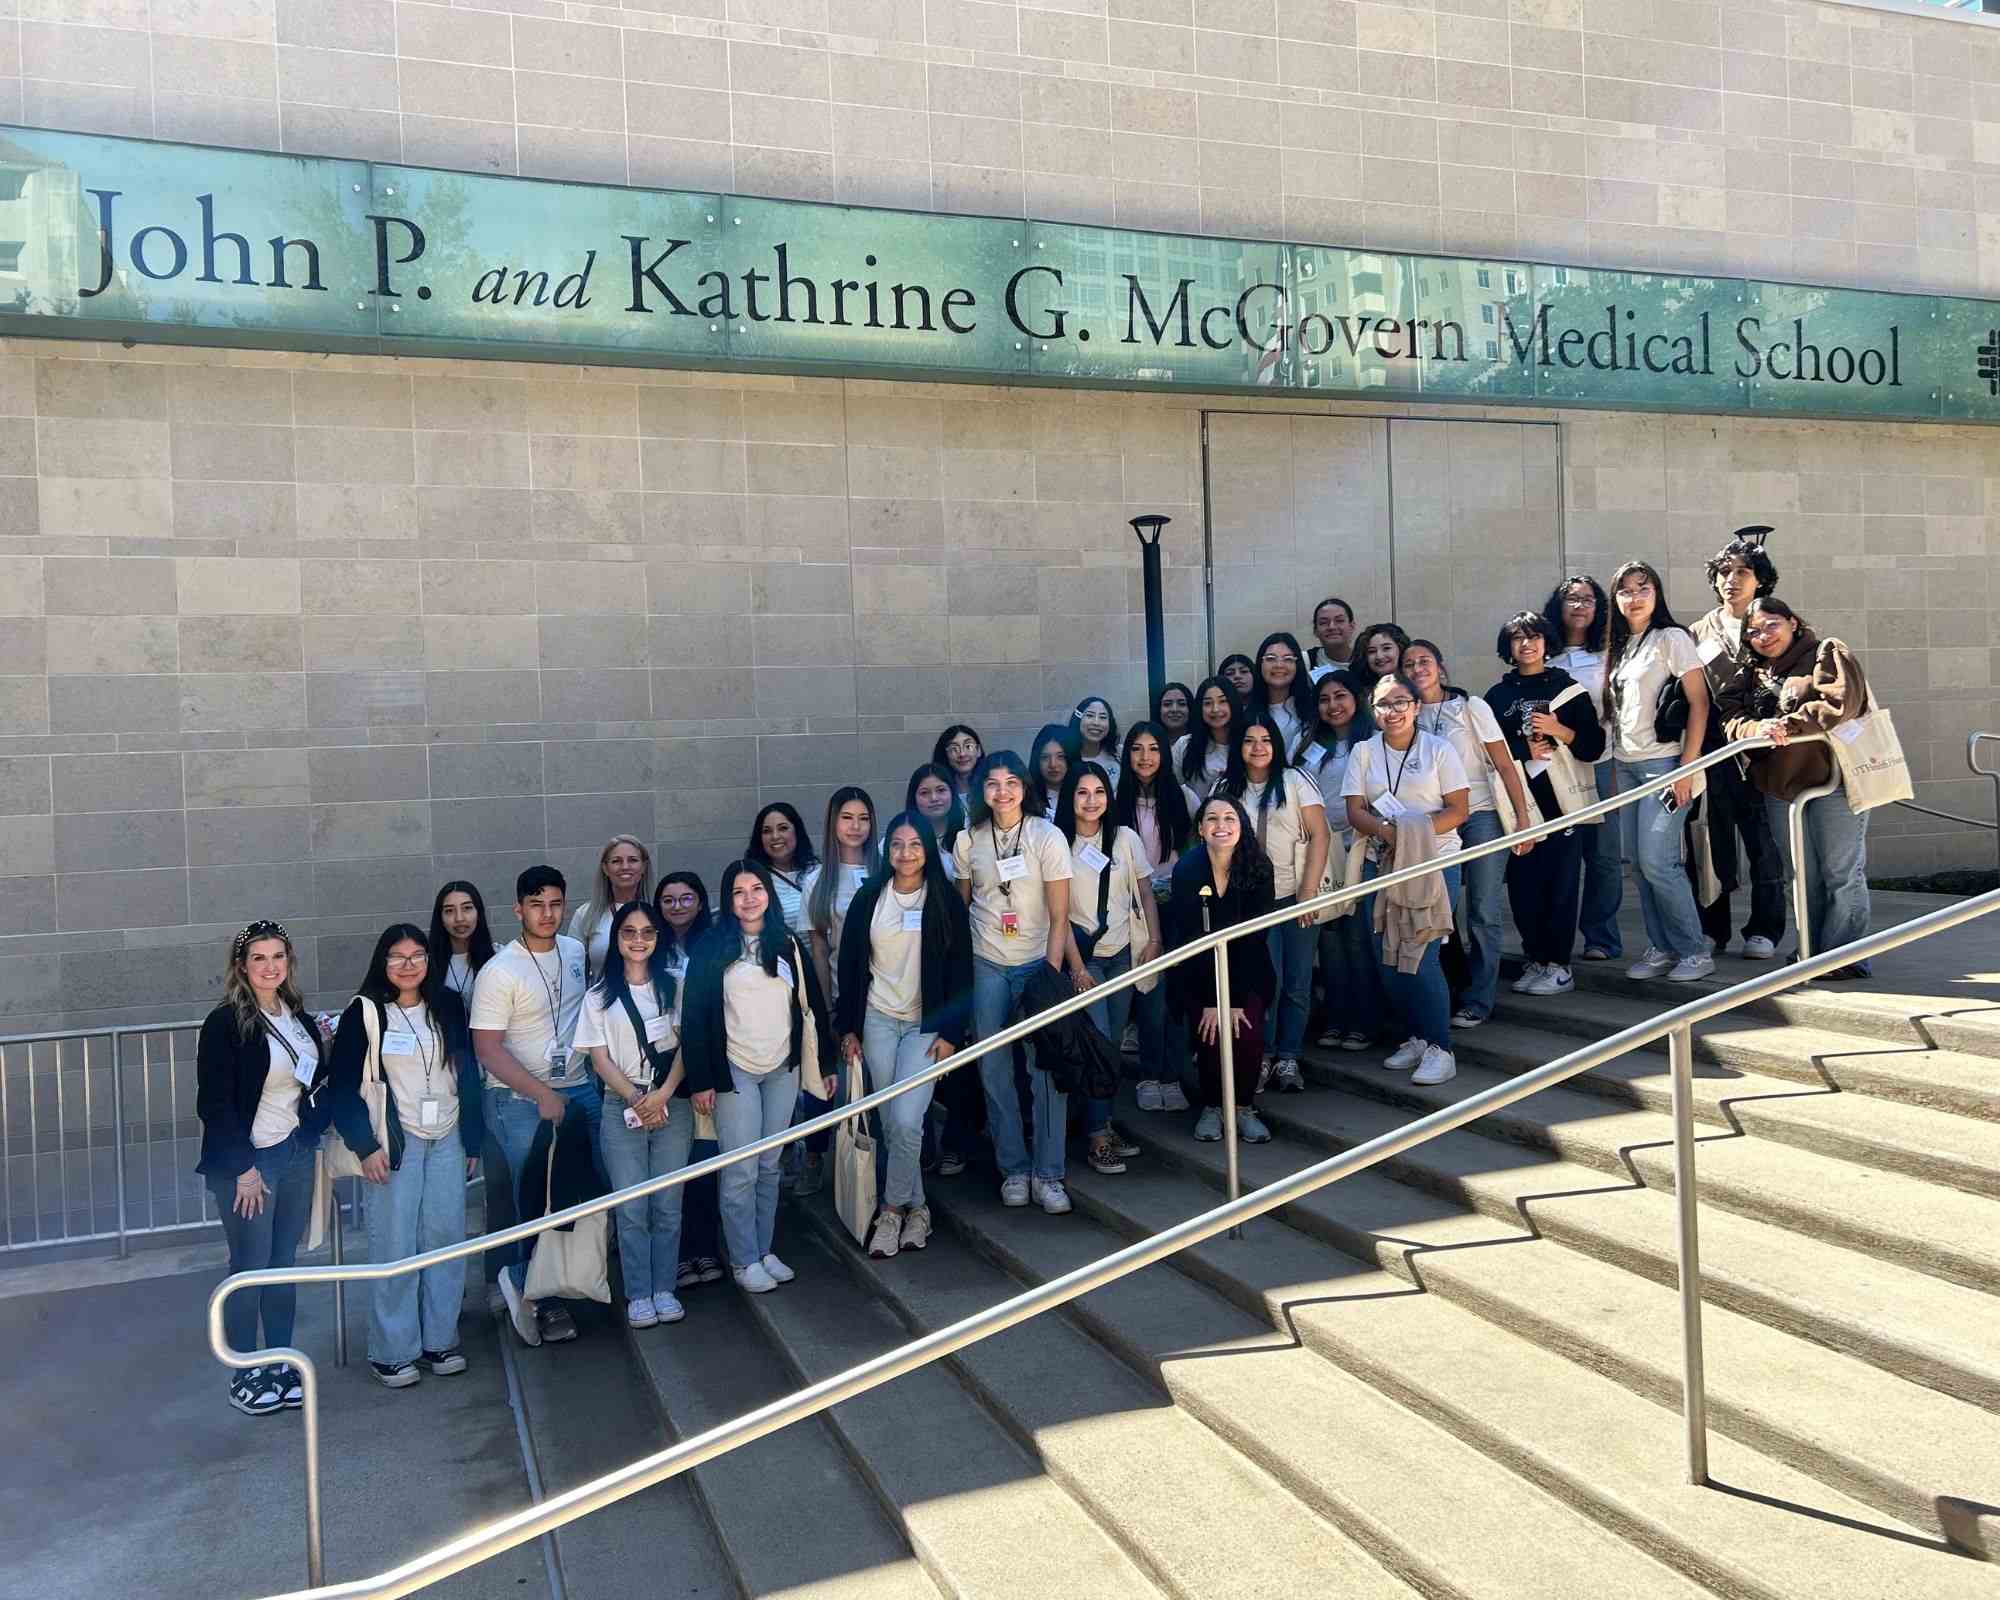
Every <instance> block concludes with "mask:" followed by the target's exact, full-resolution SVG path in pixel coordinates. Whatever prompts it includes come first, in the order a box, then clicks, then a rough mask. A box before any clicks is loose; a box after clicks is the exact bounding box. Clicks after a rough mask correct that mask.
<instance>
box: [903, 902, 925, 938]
mask: <svg viewBox="0 0 2000 1600" xmlns="http://www.w3.org/2000/svg"><path fill="white" fill-rule="evenodd" d="M923 931H924V908H923V907H922V906H918V907H917V909H916V910H914V911H905V912H904V913H903V932H905V933H922V932H923Z"/></svg>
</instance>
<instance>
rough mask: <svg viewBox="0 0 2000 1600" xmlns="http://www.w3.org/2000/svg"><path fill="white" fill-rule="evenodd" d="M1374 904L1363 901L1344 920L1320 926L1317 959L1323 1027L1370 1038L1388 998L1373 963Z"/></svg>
mask: <svg viewBox="0 0 2000 1600" xmlns="http://www.w3.org/2000/svg"><path fill="white" fill-rule="evenodd" d="M1373 920H1374V902H1373V901H1372V900H1363V901H1360V902H1359V903H1357V904H1356V905H1355V907H1354V909H1353V910H1352V911H1351V912H1349V913H1348V914H1347V915H1346V916H1344V917H1335V918H1334V919H1333V921H1331V922H1326V923H1322V924H1320V926H1319V928H1318V929H1317V932H1318V934H1319V959H1320V972H1321V976H1322V980H1323V981H1324V983H1325V985H1326V1025H1327V1026H1328V1027H1329V1028H1332V1029H1336V1030H1338V1031H1339V1032H1341V1033H1358V1034H1361V1035H1362V1036H1363V1037H1364V1038H1367V1039H1371V1040H1372V1039H1376V1038H1379V1037H1380V1036H1381V1033H1382V1013H1383V1011H1384V1009H1385V1008H1386V1006H1387V1002H1388V997H1387V995H1385V994H1384V993H1383V991H1382V964H1381V963H1380V962H1379V961H1377V960H1376V959H1375V935H1374V929H1373V926H1372V924H1373Z"/></svg>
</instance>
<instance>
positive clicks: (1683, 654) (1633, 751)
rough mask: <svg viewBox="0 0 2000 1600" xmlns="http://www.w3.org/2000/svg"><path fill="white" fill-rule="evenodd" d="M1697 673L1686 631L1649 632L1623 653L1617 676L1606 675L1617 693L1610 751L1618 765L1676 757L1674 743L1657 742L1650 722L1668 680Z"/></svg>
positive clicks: (1696, 655) (1698, 659)
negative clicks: (1609, 677)
mask: <svg viewBox="0 0 2000 1600" xmlns="http://www.w3.org/2000/svg"><path fill="white" fill-rule="evenodd" d="M1700 667H1701V652H1700V651H1698V650H1696V649H1695V644H1694V640H1693V639H1692V638H1690V637H1689V635H1688V632H1687V630H1686V629H1685V628H1648V629H1647V630H1646V632H1645V634H1644V635H1643V636H1642V637H1640V638H1638V639H1636V640H1634V641H1633V642H1632V643H1631V644H1628V645H1627V646H1626V647H1625V654H1624V656H1623V658H1622V659H1621V660H1620V661H1619V663H1618V670H1617V671H1616V672H1614V673H1613V674H1612V675H1611V681H1612V683H1614V684H1616V685H1617V688H1618V723H1617V726H1616V727H1615V728H1613V729H1612V739H1611V746H1612V753H1613V754H1614V755H1616V756H1617V758H1618V759H1619V760H1620V761H1657V760H1659V759H1660V757H1662V756H1678V755H1679V754H1680V753H1681V747H1680V743H1679V741H1677V740H1673V739H1662V738H1660V737H1659V736H1658V734H1657V732H1656V730H1655V729H1654V726H1653V717H1654V713H1655V711H1656V709H1657V707H1658V705H1659V699H1660V689H1661V687H1662V686H1663V685H1664V684H1665V683H1666V681H1667V679H1668V678H1678V677H1682V676H1684V675H1685V674H1687V673H1689V672H1694V671H1698V670H1699V669H1700ZM1609 692H1610V691H1609V688H1608V687H1607V689H1606V693H1607V694H1608V693H1609Z"/></svg>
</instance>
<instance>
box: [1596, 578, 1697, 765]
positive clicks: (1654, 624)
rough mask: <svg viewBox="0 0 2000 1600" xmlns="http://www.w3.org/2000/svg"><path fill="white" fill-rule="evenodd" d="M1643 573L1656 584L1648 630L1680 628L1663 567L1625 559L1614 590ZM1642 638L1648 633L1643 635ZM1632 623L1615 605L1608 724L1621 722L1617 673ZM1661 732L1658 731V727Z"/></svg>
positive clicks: (1607, 676) (1608, 659) (1608, 656)
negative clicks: (1671, 606) (1633, 576)
mask: <svg viewBox="0 0 2000 1600" xmlns="http://www.w3.org/2000/svg"><path fill="white" fill-rule="evenodd" d="M1635 572H1636V573H1640V574H1642V575H1643V576H1644V577H1645V579H1646V581H1647V582H1648V583H1650V584H1652V586H1653V615H1652V617H1651V618H1650V619H1649V620H1648V621H1647V623H1646V633H1651V632H1653V630H1654V629H1656V628H1678V627H1679V626H1680V624H1679V623H1678V622H1676V621H1675V620H1674V614H1673V611H1672V610H1671V609H1670V608H1669V607H1668V605H1667V581H1666V579H1664V578H1662V577H1661V576H1660V569H1659V568H1658V567H1656V566H1654V565H1653V564H1652V562H1650V561H1623V562H1620V563H1619V565H1618V570H1617V571H1616V572H1614V573H1612V574H1611V592H1612V593H1613V594H1616V593H1617V592H1618V585H1619V584H1621V583H1623V582H1624V581H1625V580H1626V579H1627V578H1629V577H1631V576H1632V574H1633V573H1635ZM1640 637H1641V638H1644V637H1645V634H1641V635H1640ZM1632 644H1633V638H1632V624H1631V623H1629V622H1627V621H1626V620H1625V613H1624V612H1622V611H1620V610H1619V609H1618V607H1617V606H1616V605H1615V604H1614V605H1613V606H1612V608H1611V646H1610V648H1609V650H1607V651H1606V652H1605V656H1604V721H1605V725H1606V726H1608V727H1614V728H1615V727H1616V726H1617V725H1618V702H1619V699H1620V693H1619V687H1618V681H1617V677H1616V673H1617V671H1618V663H1619V662H1620V661H1622V660H1624V658H1625V652H1626V651H1627V650H1629V649H1630V648H1631V647H1632ZM1655 731H1657V730H1655Z"/></svg>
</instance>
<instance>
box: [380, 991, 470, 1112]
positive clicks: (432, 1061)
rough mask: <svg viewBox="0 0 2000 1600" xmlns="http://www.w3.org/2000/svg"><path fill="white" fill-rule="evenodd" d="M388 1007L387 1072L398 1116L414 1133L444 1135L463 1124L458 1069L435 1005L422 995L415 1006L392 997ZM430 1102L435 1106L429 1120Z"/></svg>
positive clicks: (385, 1032) (384, 1054)
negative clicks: (448, 1057)
mask: <svg viewBox="0 0 2000 1600" xmlns="http://www.w3.org/2000/svg"><path fill="white" fill-rule="evenodd" d="M361 1003H362V1004H363V1005H372V1004H374V1002H373V1001H370V1000H363V1001H362V1002H361ZM382 1011H383V1017H382V1076H383V1077H385V1078H386V1079H388V1080H389V1093H390V1095H391V1096H392V1097H393V1098H394V1099H395V1102H396V1120H397V1121H398V1122H400V1123H402V1125H403V1132H404V1133H405V1134H406V1135H407V1136H409V1137H411V1138H416V1139H442V1138H443V1137H444V1136H445V1135H446V1134H447V1133H449V1132H451V1130H452V1129H453V1128H455V1127H457V1126H458V1074H457V1073H456V1072H454V1071H453V1070H452V1067H451V1063H450V1062H449V1061H447V1060H446V1059H445V1052H444V1040H443V1038H442V1037H441V1036H440V1035H439V1033H438V1026H437V1022H436V1021H435V1019H433V1018H432V1016H431V1008H430V1007H429V1006H427V1005H425V1004H424V1003H423V1002H422V1001H418V1002H417V1004H415V1005H413V1006H399V1005H397V1004H396V1003H395V1002H394V1001H391V1002H390V1003H389V1004H388V1005H385V1006H384V1007H383V1008H382ZM427 1104H428V1105H430V1106H431V1107H432V1108H433V1109H432V1114H431V1120H430V1121H429V1122H426V1121H425V1120H424V1107H425V1106H426V1105H427Z"/></svg>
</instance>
